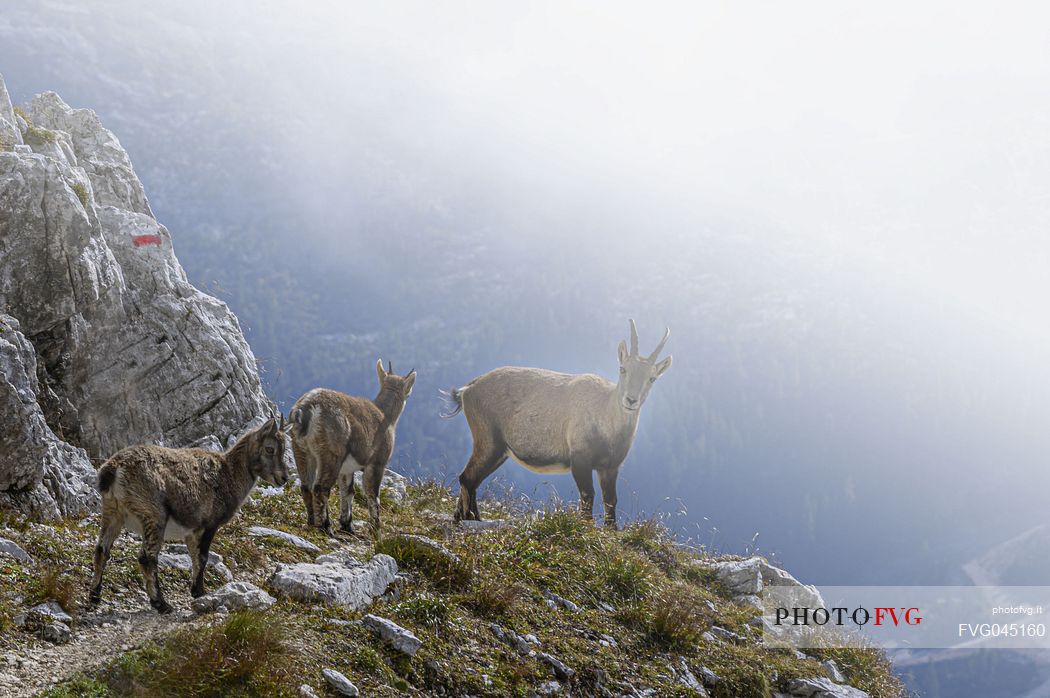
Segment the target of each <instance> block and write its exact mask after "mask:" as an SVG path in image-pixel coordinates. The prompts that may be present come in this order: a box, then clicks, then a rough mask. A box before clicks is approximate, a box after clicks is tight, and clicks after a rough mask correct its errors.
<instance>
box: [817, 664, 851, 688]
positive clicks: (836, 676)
mask: <svg viewBox="0 0 1050 698" xmlns="http://www.w3.org/2000/svg"><path fill="white" fill-rule="evenodd" d="M820 666H822V667H824V671H826V672H828V678H830V679H831V680H832V681H834V682H835V683H846V677H845V675H843V673H842V671H841V670H840V669H839V665H838V664H836V663H835V660H834V659H828V660H825V661H823V662H821V663H820Z"/></svg>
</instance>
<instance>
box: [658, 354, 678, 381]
mask: <svg viewBox="0 0 1050 698" xmlns="http://www.w3.org/2000/svg"><path fill="white" fill-rule="evenodd" d="M673 358H674V357H673V356H668V357H667V358H666V359H664V360H663V361H661V362H660V363H658V364H656V375H657V377H659V376H662V375H663V374H664V371H666V370H667V369H669V368H671V359H673Z"/></svg>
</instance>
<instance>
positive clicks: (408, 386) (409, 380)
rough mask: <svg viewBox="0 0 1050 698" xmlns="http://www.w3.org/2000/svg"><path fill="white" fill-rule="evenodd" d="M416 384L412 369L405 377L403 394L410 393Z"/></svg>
mask: <svg viewBox="0 0 1050 698" xmlns="http://www.w3.org/2000/svg"><path fill="white" fill-rule="evenodd" d="M415 384H416V371H415V369H413V370H412V371H411V372H410V373H409V374H408V375H407V376H405V393H406V394H407V393H410V392H412V386H413V385H415Z"/></svg>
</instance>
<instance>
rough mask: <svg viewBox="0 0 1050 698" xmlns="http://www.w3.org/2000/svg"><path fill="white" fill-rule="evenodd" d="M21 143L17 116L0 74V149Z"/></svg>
mask: <svg viewBox="0 0 1050 698" xmlns="http://www.w3.org/2000/svg"><path fill="white" fill-rule="evenodd" d="M21 144H22V132H21V130H20V129H19V128H18V117H17V116H16V115H15V110H14V108H13V107H12V105H11V96H10V95H9V94H7V86H6V85H4V76H3V75H0V150H4V149H6V148H14V146H16V145H21Z"/></svg>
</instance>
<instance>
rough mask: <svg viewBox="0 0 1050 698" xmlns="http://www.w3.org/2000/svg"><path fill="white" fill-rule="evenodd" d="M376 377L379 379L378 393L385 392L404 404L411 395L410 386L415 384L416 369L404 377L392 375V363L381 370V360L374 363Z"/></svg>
mask: <svg viewBox="0 0 1050 698" xmlns="http://www.w3.org/2000/svg"><path fill="white" fill-rule="evenodd" d="M376 375H377V376H378V377H379V390H380V392H382V391H384V390H386V391H389V392H391V393H393V395H394V396H395V397H398V398H400V399H401V402H402V403H404V402H405V401H406V400H408V396H409V395H411V394H412V386H413V385H415V383H416V369H414V368H413V369H412V370H411V371H409V372H408V373H407V374H405V375H404V376H398V375H395V374H394V363H393V362H388V363H387V368H386V369H384V368H383V360H382V359H379V360H378V361H376Z"/></svg>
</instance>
